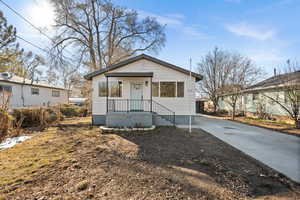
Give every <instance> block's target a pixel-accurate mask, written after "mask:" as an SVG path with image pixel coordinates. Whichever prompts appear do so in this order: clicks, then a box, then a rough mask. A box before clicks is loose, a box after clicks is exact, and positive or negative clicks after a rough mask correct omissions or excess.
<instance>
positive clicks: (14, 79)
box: [0, 72, 67, 90]
mask: <svg viewBox="0 0 300 200" xmlns="http://www.w3.org/2000/svg"><path fill="white" fill-rule="evenodd" d="M2 74H5V75H6V74H7V72H3V73H0V83H1V82H5V83H14V84H20V85H31V86H34V87H44V88H52V89H58V90H67V89H66V88H63V87H58V86H52V85H49V84H46V83H44V82H42V81H41V82H37V81H33V82H32V81H31V80H29V79H24V78H23V77H20V76H16V75H13V74H10V73H9V74H10V76H9V77H5V76H2Z"/></svg>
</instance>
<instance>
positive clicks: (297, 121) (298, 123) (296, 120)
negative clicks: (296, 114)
mask: <svg viewBox="0 0 300 200" xmlns="http://www.w3.org/2000/svg"><path fill="white" fill-rule="evenodd" d="M295 126H296V128H297V129H300V120H298V119H295Z"/></svg>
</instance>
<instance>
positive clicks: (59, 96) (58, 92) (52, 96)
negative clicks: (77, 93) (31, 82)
mask: <svg viewBox="0 0 300 200" xmlns="http://www.w3.org/2000/svg"><path fill="white" fill-rule="evenodd" d="M53 92H58V96H54V95H53ZM52 97H56V98H58V97H60V91H59V90H52Z"/></svg>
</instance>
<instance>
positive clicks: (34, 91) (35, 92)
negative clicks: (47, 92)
mask: <svg viewBox="0 0 300 200" xmlns="http://www.w3.org/2000/svg"><path fill="white" fill-rule="evenodd" d="M39 94H40V89H39V88H31V95H39Z"/></svg>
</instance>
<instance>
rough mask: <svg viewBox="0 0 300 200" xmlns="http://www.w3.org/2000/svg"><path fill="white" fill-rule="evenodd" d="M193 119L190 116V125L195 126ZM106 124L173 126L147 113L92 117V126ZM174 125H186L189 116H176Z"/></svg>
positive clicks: (118, 113)
mask: <svg viewBox="0 0 300 200" xmlns="http://www.w3.org/2000/svg"><path fill="white" fill-rule="evenodd" d="M195 117H196V116H192V124H195ZM150 118H151V119H150ZM107 120H108V121H107ZM112 121H113V122H112ZM107 122H108V124H109V125H113V126H114V127H115V126H117V127H121V126H123V127H126V126H128V125H130V126H131V127H134V125H136V124H142V125H147V126H145V127H150V126H152V125H156V126H173V124H172V123H171V122H169V121H168V120H166V119H165V118H163V117H162V116H159V115H153V117H152V114H151V113H149V112H129V113H127V112H124V113H122V112H116V113H110V114H108V118H107V117H106V116H105V115H93V125H107ZM175 124H176V125H188V124H189V115H176V116H175Z"/></svg>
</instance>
